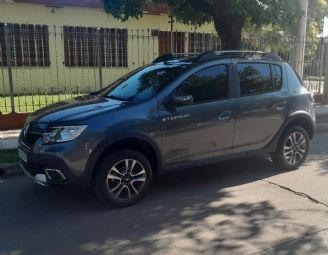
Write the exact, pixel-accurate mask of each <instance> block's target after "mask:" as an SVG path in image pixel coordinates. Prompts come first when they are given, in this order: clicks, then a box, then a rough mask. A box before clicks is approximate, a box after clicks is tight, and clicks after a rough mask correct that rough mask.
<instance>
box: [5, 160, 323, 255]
mask: <svg viewBox="0 0 328 255" xmlns="http://www.w3.org/2000/svg"><path fill="white" fill-rule="evenodd" d="M281 173H282V172H281V171H280V170H278V169H277V168H276V167H275V166H273V164H272V163H271V162H270V161H268V160H267V159H266V158H263V157H253V158H247V159H240V160H237V161H231V162H225V163H221V164H217V165H212V166H207V167H202V168H197V169H189V170H186V171H183V172H176V173H170V174H167V175H163V176H161V177H159V178H158V179H157V180H156V181H155V183H154V185H153V187H152V189H151V192H150V195H149V196H147V197H146V198H145V199H144V200H143V201H141V202H140V203H139V204H137V205H135V206H133V207H129V208H124V209H107V208H105V207H103V206H102V205H100V204H99V203H98V201H97V200H95V198H94V196H93V195H92V194H90V193H89V192H88V191H76V190H71V189H53V188H42V187H37V186H34V185H33V184H29V185H27V184H26V183H25V179H21V178H19V180H18V182H21V183H19V184H21V186H20V188H19V190H20V192H21V193H19V194H16V193H15V194H11V199H14V201H15V202H16V203H15V204H9V209H10V211H11V212H13V211H15V213H14V214H15V217H14V219H13V218H12V215H10V214H9V213H8V214H6V213H4V214H3V217H2V220H4V221H5V222H3V223H1V222H0V228H2V229H8V228H9V227H10V224H9V223H10V222H11V221H12V223H14V222H15V223H16V224H17V223H18V225H20V226H21V228H18V229H17V231H19V236H20V238H21V239H20V240H24V241H21V242H20V246H19V247H16V245H15V244H14V243H11V242H8V240H10V239H11V238H16V237H14V236H13V235H14V234H16V235H17V234H18V233H13V232H10V233H9V234H8V233H7V234H6V235H3V236H2V235H1V234H0V239H1V238H4V239H2V240H4V241H6V240H7V242H3V243H5V245H4V246H3V248H4V249H5V250H7V251H12V250H15V249H17V248H19V249H21V250H23V254H33V255H37V254H43V255H44V254H70V255H73V254H123V255H124V254H200V253H202V254H247V253H251V252H255V251H258V250H261V249H265V248H268V245H275V244H278V243H280V242H285V241H289V240H292V239H293V238H295V237H296V236H297V235H299V234H304V233H312V232H315V231H317V229H316V228H315V227H314V226H312V227H311V226H310V227H309V226H307V225H305V224H302V223H300V222H298V223H292V222H291V221H290V217H291V216H290V213H291V211H289V212H285V211H283V210H281V209H279V208H277V204H274V203H273V202H272V201H271V200H270V201H269V199H268V198H267V197H266V198H265V197H263V194H261V192H263V191H264V190H265V189H267V187H266V186H264V184H263V187H262V186H261V189H260V190H258V191H257V190H252V189H254V188H258V186H256V185H255V184H254V182H255V181H256V180H255V179H254V178H252V177H249V176H259V175H260V177H259V178H265V177H269V176H273V175H277V174H281ZM245 185H248V186H247V187H246V188H245V187H244V186H245ZM268 188H269V189H270V188H271V189H272V187H270V186H269V187H268ZM6 192H7V194H9V193H10V192H11V190H10V189H8V190H7V189H6ZM245 192H249V195H248V193H247V194H244V193H245ZM269 193H270V191H269ZM6 202H7V201H3V200H2V201H1V200H0V208H1V211H3V209H4V208H5V207H4V205H5V204H6ZM6 210H8V207H7V208H5V211H6ZM295 210H298V209H295ZM300 210H303V208H301V209H300ZM19 211H20V212H19ZM304 211H305V210H304ZM308 213H311V212H308ZM0 221H1V220H0ZM8 222H9V223H8ZM26 225H28V226H29V227H31V226H32V228H25V227H24V226H26ZM1 226H2V227H1ZM16 228H17V227H16ZM36 232H38V233H40V232H41V233H43V232H45V233H46V235H38V234H36ZM271 232H272V235H273V236H274V235H278V236H279V235H282V236H283V237H281V238H280V237H277V238H276V240H275V241H274V242H273V243H272V241H271V240H272V239H273V236H271ZM0 233H1V232H0ZM59 233H61V234H59ZM270 237H271V238H270ZM316 242H317V243H316V247H312V249H313V250H311V251H312V252H313V253H315V251H316V249H317V251H319V250H324V249H325V247H324V246H323V245H322V243H321V240H319V239H318V240H316ZM36 244H42V245H43V246H45V247H47V250H46V251H48V252H45V250H43V249H40V248H38V249H37V250H36V249H35V248H36V247H35V245H36ZM296 245H297V246H296V247H294V249H295V251H298V253H288V254H301V253H302V252H301V251H302V249H303V244H302V243H299V244H296ZM254 247H256V248H254ZM277 249H278V248H277ZM0 250H1V248H0ZM49 250H50V251H56V252H54V253H51V252H50V253H49ZM277 251H278V252H279V253H281V254H285V253H284V248H280V250H277ZM327 252H328V251H327ZM0 253H1V252H0ZM313 253H312V254H313Z"/></svg>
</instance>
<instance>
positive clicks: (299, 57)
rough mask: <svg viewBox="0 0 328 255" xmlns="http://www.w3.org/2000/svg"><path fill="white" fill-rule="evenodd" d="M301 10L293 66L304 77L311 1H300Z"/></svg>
mask: <svg viewBox="0 0 328 255" xmlns="http://www.w3.org/2000/svg"><path fill="white" fill-rule="evenodd" d="M299 5H300V10H301V12H302V17H301V19H300V23H299V27H298V32H297V38H296V44H295V48H294V57H293V59H292V64H293V66H294V68H295V70H296V71H297V72H298V74H299V75H300V76H301V77H303V68H304V54H305V40H306V26H307V14H308V6H309V0H299Z"/></svg>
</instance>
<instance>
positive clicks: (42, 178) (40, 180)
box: [20, 162, 48, 186]
mask: <svg viewBox="0 0 328 255" xmlns="http://www.w3.org/2000/svg"><path fill="white" fill-rule="evenodd" d="M20 167H21V169H22V170H23V172H24V174H25V175H26V176H27V177H29V178H31V179H32V180H33V181H34V182H35V183H37V184H40V185H42V186H47V185H48V182H47V177H46V175H45V174H36V175H34V176H32V175H31V174H30V173H29V172H28V170H27V169H26V168H25V167H24V165H23V164H22V162H21V163H20Z"/></svg>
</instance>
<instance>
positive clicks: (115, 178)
mask: <svg viewBox="0 0 328 255" xmlns="http://www.w3.org/2000/svg"><path fill="white" fill-rule="evenodd" d="M146 177H147V176H146V171H145V169H144V167H143V165H142V164H141V163H140V162H139V161H138V160H135V159H123V160H121V161H119V162H117V163H116V164H114V166H113V167H112V168H111V169H110V171H109V172H108V175H107V181H106V184H107V190H108V192H109V193H110V194H111V195H112V196H113V197H115V198H116V199H118V200H129V199H133V198H135V197H136V196H137V195H138V194H139V193H140V192H141V190H142V188H143V187H144V185H145V182H146Z"/></svg>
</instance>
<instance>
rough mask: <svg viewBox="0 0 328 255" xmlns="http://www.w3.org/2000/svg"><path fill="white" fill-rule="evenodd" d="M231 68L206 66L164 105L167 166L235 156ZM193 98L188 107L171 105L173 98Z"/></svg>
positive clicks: (162, 126)
mask: <svg viewBox="0 0 328 255" xmlns="http://www.w3.org/2000/svg"><path fill="white" fill-rule="evenodd" d="M230 68H231V66H228V65H215V66H210V67H206V68H204V69H202V70H200V71H198V72H196V73H194V74H192V75H190V76H189V77H188V78H186V79H185V80H184V81H183V82H182V83H181V84H179V86H178V87H177V88H176V89H175V90H174V91H173V92H172V93H171V94H170V95H169V96H168V97H167V98H166V100H165V102H164V104H163V105H162V108H161V111H160V114H161V118H162V120H161V132H162V146H163V152H164V163H165V164H167V165H169V164H177V163H187V162H191V161H195V160H201V159H207V158H212V157H217V156H220V155H226V154H229V153H231V150H232V140H233V130H234V121H233V107H232V106H233V105H232V102H231V100H229V97H230V89H229V88H231V86H230V85H231V84H230V79H229V74H230V73H231V72H230V71H229V70H230ZM190 96H191V97H192V98H193V102H192V103H191V104H188V105H180V106H175V105H170V103H169V102H170V100H171V98H172V97H178V98H179V97H182V98H188V97H190Z"/></svg>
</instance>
